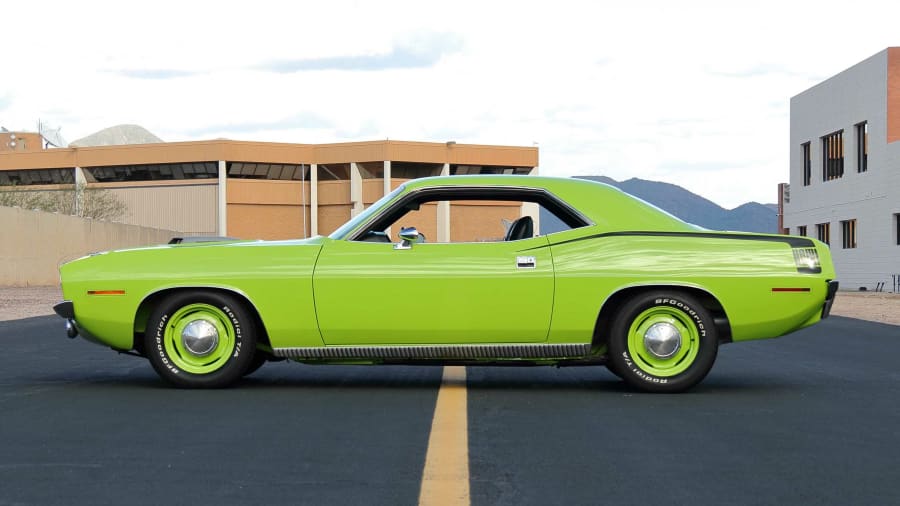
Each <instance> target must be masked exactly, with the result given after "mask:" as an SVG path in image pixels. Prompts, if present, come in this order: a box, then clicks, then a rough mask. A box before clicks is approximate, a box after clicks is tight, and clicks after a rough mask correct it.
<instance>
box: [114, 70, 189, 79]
mask: <svg viewBox="0 0 900 506" xmlns="http://www.w3.org/2000/svg"><path fill="white" fill-rule="evenodd" d="M107 72H110V73H112V74H116V75H120V76H122V77H130V78H132V79H178V78H180V77H191V76H195V75H197V74H198V72H191V71H187V70H175V69H117V70H108V71H107Z"/></svg>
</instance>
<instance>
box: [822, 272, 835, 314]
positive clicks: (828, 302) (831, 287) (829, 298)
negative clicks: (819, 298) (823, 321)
mask: <svg viewBox="0 0 900 506" xmlns="http://www.w3.org/2000/svg"><path fill="white" fill-rule="evenodd" d="M837 291H838V282H837V281H829V282H828V293H826V294H825V304H824V305H822V318H828V315H829V314H830V313H831V306H832V304H834V297H835V295H836V294H837Z"/></svg>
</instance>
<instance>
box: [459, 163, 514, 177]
mask: <svg viewBox="0 0 900 506" xmlns="http://www.w3.org/2000/svg"><path fill="white" fill-rule="evenodd" d="M530 173H531V167H504V166H498V165H451V166H450V175H451V176H462V175H466V174H530Z"/></svg>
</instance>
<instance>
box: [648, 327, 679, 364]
mask: <svg viewBox="0 0 900 506" xmlns="http://www.w3.org/2000/svg"><path fill="white" fill-rule="evenodd" d="M644 348H646V349H647V351H649V352H650V353H651V354H653V356H654V357H656V358H669V357H671V356H672V355H674V354H676V353H678V350H679V349H681V332H679V331H678V329H677V328H675V326H674V325H672V324H671V323H666V322H659V323H654V324H653V325H651V326H650V328H649V329H647V332H645V333H644Z"/></svg>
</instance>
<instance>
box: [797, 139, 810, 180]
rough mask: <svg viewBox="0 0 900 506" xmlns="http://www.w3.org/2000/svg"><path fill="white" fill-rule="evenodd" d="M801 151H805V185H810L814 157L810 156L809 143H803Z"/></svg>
mask: <svg viewBox="0 0 900 506" xmlns="http://www.w3.org/2000/svg"><path fill="white" fill-rule="evenodd" d="M800 151H801V152H802V153H803V186H809V183H810V182H811V181H812V158H811V157H810V151H809V143H808V142H804V143H803V144H801V145H800Z"/></svg>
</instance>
